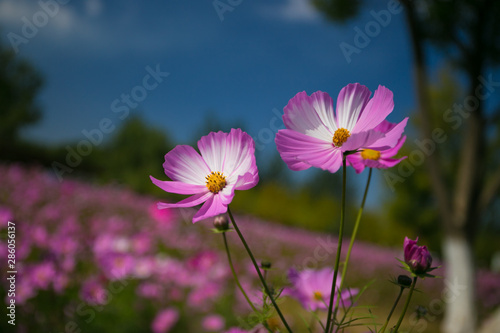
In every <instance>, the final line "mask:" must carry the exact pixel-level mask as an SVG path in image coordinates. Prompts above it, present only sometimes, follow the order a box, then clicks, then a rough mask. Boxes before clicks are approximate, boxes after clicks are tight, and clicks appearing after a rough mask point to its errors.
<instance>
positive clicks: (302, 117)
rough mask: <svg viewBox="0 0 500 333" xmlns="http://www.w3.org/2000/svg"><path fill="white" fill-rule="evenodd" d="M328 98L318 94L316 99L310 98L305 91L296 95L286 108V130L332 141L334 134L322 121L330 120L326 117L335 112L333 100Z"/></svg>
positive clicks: (284, 115)
mask: <svg viewBox="0 0 500 333" xmlns="http://www.w3.org/2000/svg"><path fill="white" fill-rule="evenodd" d="M327 96H328V95H327V94H324V93H321V92H318V93H316V95H315V96H314V97H309V96H308V95H307V93H306V92H305V91H302V92H299V93H298V94H297V95H295V96H294V97H293V98H292V99H291V100H290V101H289V102H288V104H287V106H285V108H284V114H283V122H284V124H285V126H286V128H288V129H291V130H294V131H297V132H299V133H302V134H305V135H308V136H311V137H314V138H317V139H321V140H325V141H328V140H331V139H332V137H333V133H334V132H332V131H331V130H330V129H328V127H327V124H325V123H323V121H322V118H323V119H325V120H327V119H328V117H327V116H326V115H327V114H328V113H329V112H333V109H332V106H331V99H330V98H329V96H328V97H327ZM329 104H330V105H329ZM316 108H318V109H316ZM320 114H321V115H322V116H321V117H320Z"/></svg>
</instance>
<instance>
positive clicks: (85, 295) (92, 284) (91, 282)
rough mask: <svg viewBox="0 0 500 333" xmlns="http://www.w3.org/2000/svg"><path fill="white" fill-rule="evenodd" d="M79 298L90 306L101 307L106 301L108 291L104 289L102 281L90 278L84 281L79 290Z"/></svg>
mask: <svg viewBox="0 0 500 333" xmlns="http://www.w3.org/2000/svg"><path fill="white" fill-rule="evenodd" d="M80 297H81V298H82V299H83V300H84V301H85V302H87V303H89V304H91V305H103V304H106V303H107V301H108V291H107V290H106V288H105V287H104V284H103V279H101V278H98V277H91V278H90V279H88V280H87V281H85V282H84V283H83V285H82V288H81V290H80Z"/></svg>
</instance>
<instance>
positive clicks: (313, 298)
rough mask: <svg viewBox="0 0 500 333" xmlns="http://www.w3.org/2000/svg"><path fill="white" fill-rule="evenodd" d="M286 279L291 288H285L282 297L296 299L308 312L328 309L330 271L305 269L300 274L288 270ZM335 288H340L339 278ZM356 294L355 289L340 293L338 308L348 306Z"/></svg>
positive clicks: (293, 270) (330, 285)
mask: <svg viewBox="0 0 500 333" xmlns="http://www.w3.org/2000/svg"><path fill="white" fill-rule="evenodd" d="M288 279H289V280H290V282H291V283H292V287H291V288H285V290H284V291H283V294H284V295H286V296H291V297H293V298H295V299H297V300H298V301H299V302H300V303H301V304H302V306H303V307H304V308H305V309H308V310H312V311H315V310H317V309H322V310H326V309H328V303H329V302H330V292H331V288H332V280H333V270H332V269H330V268H328V267H325V268H323V269H320V270H317V271H316V270H312V269H305V270H303V271H301V272H297V271H296V270H295V269H290V271H289V273H288ZM336 286H337V288H340V277H339V278H337V283H336ZM357 293H358V291H357V290H356V289H351V290H345V291H342V293H341V300H340V306H341V307H347V306H349V305H350V304H351V302H352V301H351V299H352V296H354V295H356V294H357ZM336 297H337V294H335V295H334V299H336Z"/></svg>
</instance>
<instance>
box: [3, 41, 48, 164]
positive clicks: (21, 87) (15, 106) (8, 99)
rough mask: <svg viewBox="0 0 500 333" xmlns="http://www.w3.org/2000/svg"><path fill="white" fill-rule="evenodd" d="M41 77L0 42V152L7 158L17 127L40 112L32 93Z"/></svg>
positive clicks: (38, 86)
mask: <svg viewBox="0 0 500 333" xmlns="http://www.w3.org/2000/svg"><path fill="white" fill-rule="evenodd" d="M41 86H42V79H41V77H40V76H39V74H38V73H37V72H36V71H35V70H34V69H33V67H32V66H31V65H30V64H29V63H28V62H27V61H25V60H22V59H18V58H16V56H15V53H14V52H13V51H12V50H9V49H5V48H4V46H2V45H1V44H0V154H1V157H2V158H11V154H13V153H14V152H15V151H16V147H14V144H15V142H16V141H17V139H18V134H19V130H20V129H21V128H22V127H23V126H26V125H30V124H34V123H35V122H37V121H38V120H39V119H40V116H41V113H40V110H39V108H38V106H37V105H36V103H35V97H36V94H37V93H38V90H39V89H40V87H41Z"/></svg>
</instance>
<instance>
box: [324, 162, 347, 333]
mask: <svg viewBox="0 0 500 333" xmlns="http://www.w3.org/2000/svg"><path fill="white" fill-rule="evenodd" d="M346 178H347V177H346V157H345V156H344V155H343V156H342V204H341V206H340V227H339V243H338V246H337V256H336V258H335V266H334V268H333V281H332V290H331V292H330V305H329V306H328V315H327V317H326V328H325V333H328V332H330V325H332V328H333V325H334V324H333V323H332V321H333V322H334V321H335V318H332V310H333V303H334V302H333V299H334V296H335V292H336V290H335V287H336V285H337V283H336V282H337V276H338V272H339V263H340V252H341V250H342V235H343V233H344V220H345V188H346Z"/></svg>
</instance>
